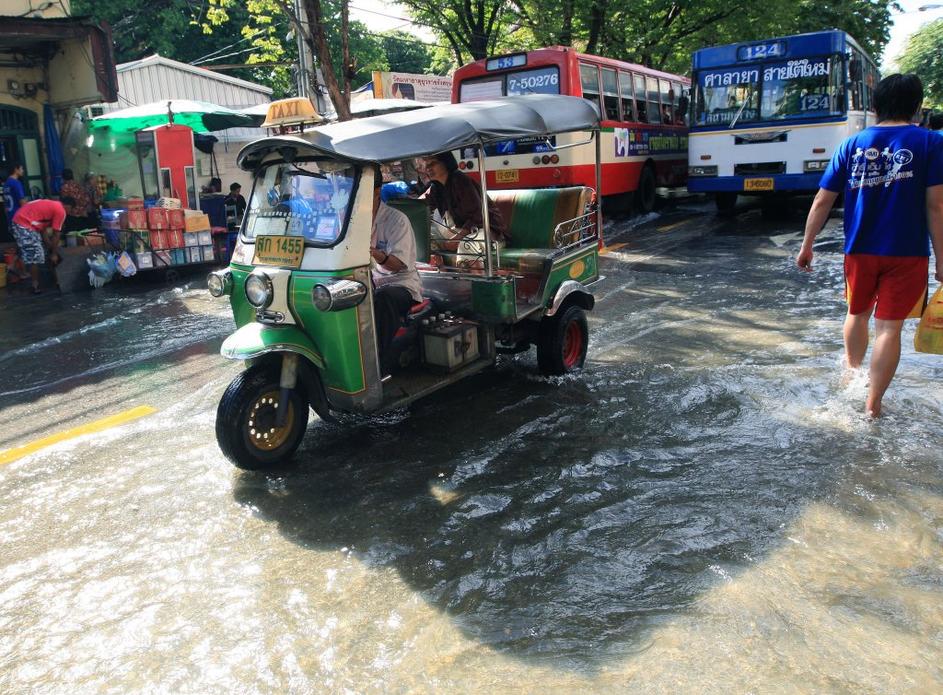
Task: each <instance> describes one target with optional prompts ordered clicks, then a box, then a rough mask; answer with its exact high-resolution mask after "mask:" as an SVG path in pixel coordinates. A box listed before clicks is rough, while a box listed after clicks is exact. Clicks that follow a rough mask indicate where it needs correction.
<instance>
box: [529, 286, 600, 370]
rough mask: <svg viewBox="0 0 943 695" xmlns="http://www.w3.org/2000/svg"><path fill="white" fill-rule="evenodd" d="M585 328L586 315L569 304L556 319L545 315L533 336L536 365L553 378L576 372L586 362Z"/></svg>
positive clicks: (587, 345) (586, 337) (587, 342)
mask: <svg viewBox="0 0 943 695" xmlns="http://www.w3.org/2000/svg"><path fill="white" fill-rule="evenodd" d="M588 347H589V327H588V325H587V323H586V314H585V313H584V312H583V310H582V309H581V308H579V307H578V306H576V305H575V304H571V305H570V306H569V307H567V308H566V309H564V310H563V311H562V312H561V313H558V314H557V315H556V316H545V317H544V318H543V320H541V322H540V333H539V335H538V336H537V366H538V367H539V368H540V373H541V374H546V375H547V376H555V375H559V374H566V373H567V372H572V371H575V370H577V369H580V368H581V367H582V366H583V362H585V361H586V349H587V348H588Z"/></svg>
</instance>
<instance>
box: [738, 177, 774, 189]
mask: <svg viewBox="0 0 943 695" xmlns="http://www.w3.org/2000/svg"><path fill="white" fill-rule="evenodd" d="M743 190H745V191H771V190H773V179H744V181H743Z"/></svg>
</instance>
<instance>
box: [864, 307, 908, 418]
mask: <svg viewBox="0 0 943 695" xmlns="http://www.w3.org/2000/svg"><path fill="white" fill-rule="evenodd" d="M903 326H904V322H903V321H882V320H881V319H875V321H874V352H873V353H872V354H871V383H870V385H869V386H868V399H867V400H866V401H865V406H864V407H865V411H866V412H867V413H868V416H870V417H880V416H881V400H882V399H883V398H884V392H885V391H887V387H888V386H890V384H891V379H893V378H894V374H895V373H896V372H897V364H898V363H899V362H900V332H901V329H902V328H903Z"/></svg>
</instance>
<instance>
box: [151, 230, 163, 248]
mask: <svg viewBox="0 0 943 695" xmlns="http://www.w3.org/2000/svg"><path fill="white" fill-rule="evenodd" d="M150 237H151V248H152V249H155V250H156V249H166V248H167V235H166V233H165V232H161V231H154V230H151V234H150Z"/></svg>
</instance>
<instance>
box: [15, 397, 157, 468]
mask: <svg viewBox="0 0 943 695" xmlns="http://www.w3.org/2000/svg"><path fill="white" fill-rule="evenodd" d="M156 412H157V408H152V407H151V406H149V405H139V406H138V407H137V408H131V410H125V411H124V412H123V413H118V414H117V415H111V416H109V417H106V418H102V419H101V420H96V421H95V422H90V423H88V424H87V425H79V426H78V427H73V428H72V429H70V430H65V431H64V432H58V433H56V434H51V435H49V436H48V437H43V438H42V439H37V440H36V441H35V442H30V443H29V444H24V445H23V446H18V447H14V448H13V449H7V450H6V451H0V466H2V465H3V464H5V463H11V462H13V461H16V460H17V459H21V458H23V457H24V456H28V455H29V454H32V453H33V452H36V451H39V450H40V449H45V448H46V447H47V446H52V445H53V444H58V443H59V442H64V441H65V440H67V439H74V438H75V437H81V436H82V435H83V434H91V433H92V432H101V431H102V430H107V429H110V428H112V427H116V426H118V425H123V424H124V423H126V422H130V421H131V420H137V419H138V418H142V417H144V416H145V415H150V414H151V413H156Z"/></svg>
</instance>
